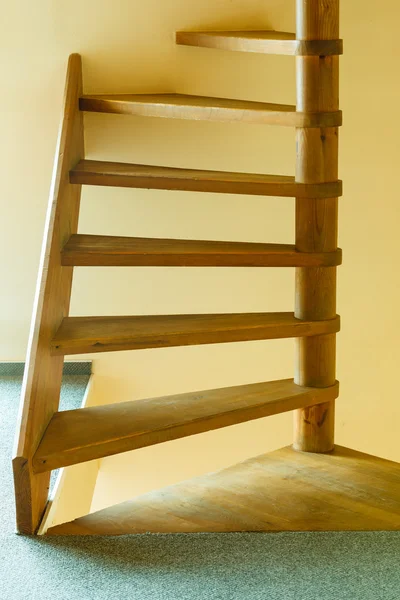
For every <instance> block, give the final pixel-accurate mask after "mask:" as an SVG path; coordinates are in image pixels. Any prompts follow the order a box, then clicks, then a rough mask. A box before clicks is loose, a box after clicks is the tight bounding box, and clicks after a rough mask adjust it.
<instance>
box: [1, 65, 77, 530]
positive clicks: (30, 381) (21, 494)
mask: <svg viewBox="0 0 400 600" xmlns="http://www.w3.org/2000/svg"><path fill="white" fill-rule="evenodd" d="M81 94H82V71H81V58H80V56H79V55H78V54H73V55H71V56H70V58H69V62H68V72H67V78H66V87H65V96H64V105H63V115H62V122H61V126H60V130H59V136H58V141H57V149H56V157H55V163H54V171H53V179H52V185H51V191H50V199H49V207H48V212H47V219H46V227H45V234H44V243H43V248H42V255H41V260H40V267H39V277H38V283H37V290H36V297H35V306H34V312H33V317H32V325H31V332H30V338H29V345H28V354H27V360H26V368H25V375H24V381H23V386H22V398H21V408H20V422H19V425H18V430H19V433H18V436H17V440H16V448H15V450H14V459H13V470H14V486H15V496H16V509H17V529H18V531H19V532H20V533H27V534H32V533H34V532H35V531H36V529H37V528H38V526H39V523H40V519H41V517H42V514H43V512H44V509H45V506H46V502H47V495H48V487H49V474H48V473H45V474H42V475H35V474H34V473H33V471H32V457H33V454H34V452H35V450H36V448H37V445H38V443H39V441H40V440H41V438H42V436H43V433H44V431H45V429H46V427H47V425H48V423H49V421H50V419H51V417H52V416H53V414H54V413H55V412H56V411H57V408H58V402H59V395H60V386H61V376H62V369H63V359H62V357H61V356H54V355H53V354H51V353H50V341H51V339H52V338H53V336H54V334H55V333H56V331H57V329H58V327H59V326H60V324H61V322H62V319H63V318H64V317H66V316H67V315H68V310H69V300H70V293H71V281H72V269H71V268H65V267H62V266H61V262H60V250H61V249H62V247H63V246H64V245H65V243H66V241H67V240H68V239H69V238H70V237H71V234H73V233H75V232H76V230H77V223H78V213H79V201H80V186H79V185H71V184H70V183H69V171H70V170H71V168H72V167H74V166H75V165H76V163H77V162H78V161H79V160H80V159H81V158H83V156H84V148H83V123H82V113H80V112H79V104H78V103H79V97H80V96H81Z"/></svg>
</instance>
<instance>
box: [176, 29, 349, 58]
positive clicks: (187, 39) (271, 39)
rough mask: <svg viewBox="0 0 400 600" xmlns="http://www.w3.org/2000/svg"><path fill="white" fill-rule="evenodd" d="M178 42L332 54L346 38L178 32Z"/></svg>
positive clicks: (292, 53)
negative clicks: (302, 38) (301, 38)
mask: <svg viewBox="0 0 400 600" xmlns="http://www.w3.org/2000/svg"><path fill="white" fill-rule="evenodd" d="M176 43H177V44H181V45H183V46H199V47H202V48H217V49H219V50H234V51H238V52H258V53H262V54H282V55H287V56H329V55H333V54H342V52H343V42H342V40H296V35H295V34H294V33H288V32H285V31H268V30H264V31H178V32H177V33H176Z"/></svg>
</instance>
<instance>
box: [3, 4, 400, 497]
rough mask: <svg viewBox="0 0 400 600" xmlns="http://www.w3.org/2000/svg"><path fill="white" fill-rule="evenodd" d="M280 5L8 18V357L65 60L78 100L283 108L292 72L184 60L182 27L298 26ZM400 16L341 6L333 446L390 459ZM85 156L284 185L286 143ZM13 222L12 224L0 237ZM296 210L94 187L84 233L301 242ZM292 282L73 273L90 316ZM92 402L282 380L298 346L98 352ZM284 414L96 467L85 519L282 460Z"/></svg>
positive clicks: (22, 329) (176, 131)
mask: <svg viewBox="0 0 400 600" xmlns="http://www.w3.org/2000/svg"><path fill="white" fill-rule="evenodd" d="M293 4H294V3H292V2H290V1H289V0H288V1H287V2H282V1H281V0H268V1H267V0H201V1H198V2H188V1H187V0H169V2H161V1H160V0H147V2H137V1H135V0H120V1H119V2H110V1H108V0H96V1H95V0H80V1H79V2H78V1H77V0H70V1H69V2H64V1H61V0H60V1H59V2H53V1H51V0H39V1H38V2H34V3H33V2H31V1H28V0H20V1H19V2H18V3H15V2H14V3H8V4H7V6H5V7H3V15H2V16H3V23H4V24H5V25H6V26H5V27H3V31H2V35H1V38H0V39H1V42H0V43H1V45H2V48H1V50H2V52H1V54H0V56H1V59H0V60H1V61H2V65H1V68H2V80H3V83H4V85H5V93H3V94H2V97H1V103H2V112H1V115H0V118H1V131H2V142H3V143H2V144H1V150H0V151H1V153H2V156H1V165H2V168H3V169H4V173H5V176H4V174H3V177H2V178H1V186H2V190H1V202H2V208H3V216H4V215H6V222H5V226H3V230H2V235H1V238H0V244H1V246H2V247H1V256H2V257H3V262H2V269H3V276H2V283H3V287H2V294H1V295H0V328H1V335H0V359H2V360H7V359H21V358H23V356H24V353H25V348H26V343H27V336H28V328H29V319H30V312H31V307H32V302H33V294H34V286H35V279H36V272H37V266H38V261H39V252H40V245H41V237H42V232H43V226H44V216H45V210H46V202H47V194H48V189H49V184H50V176H51V168H52V161H53V152H54V146H55V141H56V135H57V126H58V120H59V110H60V105H61V98H62V87H63V79H64V74H65V63H66V59H67V55H68V54H69V53H71V52H80V53H81V54H82V55H83V62H84V79H85V89H86V91H87V92H98V93H101V92H146V91H174V90H177V91H182V92H187V93H193V94H196V93H199V94H205V95H207V94H208V95H216V96H223V97H236V98H243V99H253V100H265V101H271V102H289V103H290V102H294V100H295V80H294V61H293V59H292V58H290V57H274V56H261V55H250V54H249V55H242V54H240V53H228V52H218V51H212V50H202V49H196V48H183V47H182V48H180V47H175V45H174V42H173V32H174V30H176V29H179V28H187V29H190V28H196V27H199V28H224V27H225V28H235V27H236V28H237V27H243V28H260V27H271V28H275V29H283V30H285V29H289V30H290V29H293V28H294V21H295V19H294V6H293ZM399 11H400V9H399V8H398V3H397V2H395V1H394V0H390V1H389V2H387V3H386V4H385V10H384V11H383V10H381V7H380V5H378V4H373V3H370V5H368V6H366V4H365V2H362V1H361V0H352V2H343V9H342V36H343V37H344V39H345V56H344V57H343V59H342V62H341V105H342V108H343V110H344V115H345V121H344V124H345V126H344V127H343V130H342V133H341V177H342V178H343V179H344V181H345V196H344V198H343V199H342V200H341V201H340V244H341V246H342V247H343V249H344V266H343V267H341V269H340V276H339V311H340V313H341V315H342V319H343V321H342V333H341V334H340V335H339V337H338V376H339V378H340V380H341V384H342V394H341V398H340V401H339V402H338V408H337V441H338V443H340V444H343V445H349V446H352V447H354V448H357V449H361V450H364V451H367V452H370V453H375V454H377V455H380V456H383V457H387V458H392V459H397V460H400V447H399V443H398V430H399V425H400V408H399V401H398V397H397V381H396V374H397V365H398V363H399V362H400V349H399V344H398V337H399V333H400V323H399V317H398V314H399V313H398V310H397V307H398V305H399V302H400V285H399V283H400V282H399V272H400V271H399V269H398V264H399V258H400V247H399V244H398V233H397V232H398V227H399V216H400V209H399V200H398V185H397V167H398V163H399V158H400V150H399V146H398V139H399V133H400V125H399V123H398V119H397V118H396V117H395V115H396V112H395V111H396V109H397V105H398V100H399V95H400V86H399V83H398V77H397V75H396V74H397V65H398V62H399V53H400V50H399V45H398V43H397V22H398V17H399ZM86 128H87V139H86V144H87V153H88V156H89V157H91V158H97V159H110V160H121V161H131V162H135V161H136V162H142V163H149V164H160V165H171V166H188V167H197V168H212V169H226V170H242V171H249V172H250V171H254V172H267V173H268V172H269V173H282V174H292V173H293V170H294V132H293V131H292V130H290V129H281V128H273V127H262V126H256V125H242V124H239V123H238V124H232V125H229V124H218V123H201V122H190V121H172V120H171V121H169V120H163V119H143V118H135V117H132V118H130V117H123V116H114V115H95V114H92V115H88V116H87V117H86ZM3 222H4V221H3ZM293 227H294V219H293V200H292V199H273V198H257V197H244V196H237V197H235V196H228V195H221V196H219V195H216V194H208V195H206V194H195V193H175V192H164V191H146V190H117V189H111V188H110V189H101V188H97V189H96V188H91V189H87V190H84V194H83V203H82V213H81V221H80V230H81V231H82V232H86V233H103V234H119V235H138V236H154V237H156V236H160V237H161V236H169V237H187V238H198V239H201V238H203V239H226V240H229V239H232V240H249V241H268V242H291V241H292V240H293ZM292 308H293V272H292V271H291V270H290V269H289V270H282V269H276V270H272V269H271V270H267V269H265V270H256V269H255V270H251V269H237V270H234V269H219V270H218V269H215V270H212V269H187V270H185V269H182V270H181V269H156V268H155V269H121V270H117V269H80V270H77V272H76V276H75V280H74V290H73V302H72V312H73V314H81V315H89V314H93V315H96V314H98V315H100V314H148V313H154V314H156V313H160V314H161V313H181V312H204V313H206V312H223V311H226V312H235V311H273V310H292ZM93 358H94V359H95V361H94V372H95V374H96V378H95V383H94V393H95V402H98V403H108V402H116V401H122V400H128V399H135V398H142V397H148V396H153V395H163V394H168V393H175V392H184V391H188V390H195V389H206V388H209V387H218V386H225V385H234V384H240V383H248V382H253V381H254V382H255V381H262V380H269V379H277V378H281V377H288V376H291V374H292V372H293V342H292V341H291V340H283V341H270V342H268V341H267V342H250V343H241V344H225V345H215V346H202V347H201V346H200V347H192V348H174V349H161V350H147V351H138V352H125V353H117V354H103V355H95V356H94V357H93ZM290 440H291V417H290V415H280V416H277V417H273V418H269V419H264V420H261V421H259V422H255V423H251V424H245V425H241V426H237V427H235V428H231V429H227V430H224V431H220V432H213V433H209V434H204V435H203V436H197V437H193V438H191V439H188V440H183V441H176V442H171V443H168V444H164V445H162V446H159V447H154V448H151V449H146V450H142V451H138V452H136V453H128V454H126V455H123V456H121V457H113V458H109V459H106V460H104V461H102V464H101V468H100V475H99V478H98V486H97V491H98V493H97V494H96V495H95V498H94V504H93V507H95V508H96V507H99V506H102V505H104V504H107V503H111V502H114V501H118V500H120V499H124V498H125V497H126V496H128V495H131V494H133V493H137V492H140V491H146V490H148V489H152V488H154V487H158V486H159V485H160V484H164V483H171V482H174V481H177V480H179V479H181V478H183V477H187V476H191V475H193V474H195V473H201V472H205V471H207V470H210V469H215V468H219V467H223V466H225V465H228V464H230V463H232V462H234V461H236V460H240V459H242V458H246V457H247V456H251V455H254V454H257V453H261V452H264V451H267V450H269V449H272V448H276V447H278V446H281V445H284V444H287V443H290Z"/></svg>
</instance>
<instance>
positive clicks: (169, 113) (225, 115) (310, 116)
mask: <svg viewBox="0 0 400 600" xmlns="http://www.w3.org/2000/svg"><path fill="white" fill-rule="evenodd" d="M80 108H81V110H84V111H89V112H104V113H115V114H124V115H138V116H142V117H164V118H167V119H191V120H199V121H225V122H228V123H235V122H236V123H237V122H240V123H258V124H264V125H282V126H285V127H307V128H308V127H334V126H339V125H341V123H342V115H341V113H340V111H335V112H326V113H322V112H318V113H311V112H310V113H301V112H296V107H295V106H291V105H288V104H271V103H265V102H252V101H248V100H231V99H228V98H208V97H206V96H190V95H187V94H119V95H118V94H117V95H115V94H105V95H91V96H83V97H82V98H81V99H80Z"/></svg>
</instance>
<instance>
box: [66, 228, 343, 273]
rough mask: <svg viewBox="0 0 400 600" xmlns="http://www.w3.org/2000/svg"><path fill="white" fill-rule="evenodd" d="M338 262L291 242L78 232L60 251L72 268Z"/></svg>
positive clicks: (338, 253) (333, 256)
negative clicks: (298, 249) (270, 242)
mask: <svg viewBox="0 0 400 600" xmlns="http://www.w3.org/2000/svg"><path fill="white" fill-rule="evenodd" d="M340 262H341V251H340V250H336V251H335V252H327V253H319V254H317V253H315V254H314V253H312V252H307V253H306V252H305V253H302V252H298V251H297V250H296V248H295V246H294V245H291V244H257V243H246V242H214V241H208V240H207V241H198V240H174V239H160V238H134V237H117V236H105V235H82V234H74V235H72V236H71V237H70V239H69V240H68V242H67V243H66V245H65V246H64V248H63V250H62V253H61V263H62V264H63V265H69V266H75V267H77V266H102V267H104V266H115V267H121V266H125V267H129V266H135V267H296V266H297V267H299V266H304V267H306V266H308V267H316V266H332V265H338V264H340Z"/></svg>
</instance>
